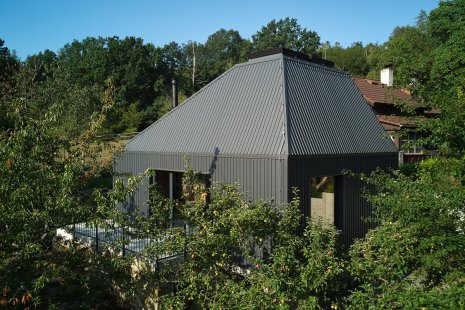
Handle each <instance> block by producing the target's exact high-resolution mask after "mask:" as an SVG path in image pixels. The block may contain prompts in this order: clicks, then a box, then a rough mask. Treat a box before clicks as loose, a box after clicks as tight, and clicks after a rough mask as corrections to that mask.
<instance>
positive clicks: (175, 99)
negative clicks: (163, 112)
mask: <svg viewBox="0 0 465 310" xmlns="http://www.w3.org/2000/svg"><path fill="white" fill-rule="evenodd" d="M171 86H172V89H173V94H172V96H173V109H174V108H176V107H177V106H178V87H177V85H176V80H175V79H174V78H173V79H172V80H171Z"/></svg>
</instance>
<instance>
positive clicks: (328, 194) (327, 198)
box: [310, 176, 335, 224]
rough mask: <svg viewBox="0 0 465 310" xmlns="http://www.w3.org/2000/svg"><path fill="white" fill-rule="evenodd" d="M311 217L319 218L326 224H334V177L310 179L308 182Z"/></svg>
mask: <svg viewBox="0 0 465 310" xmlns="http://www.w3.org/2000/svg"><path fill="white" fill-rule="evenodd" d="M310 187H311V201H310V210H311V213H310V214H311V216H312V217H318V218H321V219H322V220H323V221H324V222H326V223H328V224H334V206H335V200H334V187H335V186H334V177H333V176H324V177H317V178H312V179H311V181H310Z"/></svg>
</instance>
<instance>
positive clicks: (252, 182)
mask: <svg viewBox="0 0 465 310" xmlns="http://www.w3.org/2000/svg"><path fill="white" fill-rule="evenodd" d="M190 158H191V164H192V167H193V169H194V170H196V171H199V172H203V173H208V172H209V170H210V166H211V164H212V161H213V160H214V157H213V156H196V155H192V156H190ZM148 168H151V169H162V170H171V171H184V160H183V156H182V155H164V154H149V153H141V152H126V153H125V154H124V156H123V157H122V158H121V159H120V160H119V161H118V162H117V163H116V164H115V171H116V172H120V173H126V172H131V173H132V175H137V174H140V173H143V172H144V171H146V170H147V169H148ZM212 178H213V179H214V181H221V182H224V183H228V184H234V183H235V182H239V184H240V186H241V188H242V190H243V191H244V194H246V197H250V198H251V199H253V200H255V201H256V200H260V199H265V200H271V199H273V200H274V201H275V202H276V203H280V202H287V198H288V193H287V161H286V160H279V159H271V158H240V157H221V156H220V157H218V158H217V161H216V169H215V172H214V174H213V175H212ZM147 188H148V180H145V182H144V183H143V184H140V185H139V190H138V191H137V192H136V194H135V196H134V201H135V204H136V205H137V206H138V207H139V208H140V209H141V211H143V212H146V211H147V206H146V201H147V200H148V193H147Z"/></svg>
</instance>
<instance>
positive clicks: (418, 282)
mask: <svg viewBox="0 0 465 310" xmlns="http://www.w3.org/2000/svg"><path fill="white" fill-rule="evenodd" d="M463 167H464V162H463V159H448V158H436V159H431V160H427V161H425V162H422V163H421V164H420V165H419V170H418V173H417V174H416V175H415V176H413V177H407V176H404V175H402V174H398V173H397V174H394V175H392V176H389V175H385V174H380V173H377V174H375V175H373V176H372V177H371V178H368V179H367V180H368V182H369V183H371V184H373V185H374V186H375V187H376V192H375V194H373V195H371V196H370V198H369V199H370V201H371V203H372V204H373V206H374V208H375V211H376V220H377V221H378V222H379V225H378V227H377V228H375V229H373V230H371V231H369V232H368V234H367V235H366V237H365V238H364V239H362V240H359V241H356V242H355V244H354V246H353V248H352V249H351V252H350V270H351V273H352V275H353V276H354V278H355V279H356V280H357V282H358V285H357V288H356V289H355V290H354V291H353V293H352V294H351V295H350V296H349V298H348V301H349V305H350V307H349V308H353V309H359V308H368V307H374V308H386V309H392V308H421V307H425V308H436V309H437V308H461V307H463V306H464V305H465V299H464V296H465V295H464V294H463V293H464V292H465V287H464V285H463V279H464V277H465V268H464V266H465V265H464V263H465V261H464V259H465V258H464V256H463V252H464V250H465V237H464V235H463V233H464V231H465V230H464V229H465V225H464V224H465V222H464V220H463V215H464V214H465V209H464V204H463V202H464V201H465V191H464V190H463V185H464V184H465V179H464V176H465V174H464V172H465V170H464V168H463Z"/></svg>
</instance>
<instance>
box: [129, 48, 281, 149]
mask: <svg viewBox="0 0 465 310" xmlns="http://www.w3.org/2000/svg"><path fill="white" fill-rule="evenodd" d="M282 62H283V59H282V57H268V58H266V59H261V60H260V61H257V62H248V63H244V64H240V65H236V66H235V67H233V68H232V69H230V70H229V71H227V72H226V73H224V74H223V75H221V76H220V77H218V78H217V79H216V80H214V81H213V82H211V83H210V84H209V85H207V86H206V87H205V88H203V89H202V90H200V91H199V92H198V93H196V94H195V95H193V96H192V97H190V98H189V99H187V100H186V101H185V102H184V103H183V104H181V105H179V106H178V107H176V108H175V109H173V110H172V111H171V112H170V113H168V114H167V115H165V116H164V117H163V118H161V119H159V120H158V121H157V122H155V123H154V124H153V125H151V126H150V127H148V128H147V129H146V130H145V131H143V132H142V133H140V134H139V135H138V136H136V137H135V138H134V139H132V140H131V141H130V142H129V143H128V144H127V145H126V149H127V150H128V151H146V152H156V153H180V152H181V153H189V154H191V153H196V154H212V153H214V152H215V150H217V151H218V152H219V153H220V154H223V155H224V154H244V155H279V154H285V151H284V150H285V149H286V146H285V143H286V140H285V138H284V136H283V130H284V126H283V121H284V117H285V116H284V97H283V94H284V92H283V87H284V85H283V72H282V68H283V66H282Z"/></svg>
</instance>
